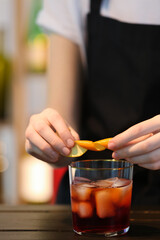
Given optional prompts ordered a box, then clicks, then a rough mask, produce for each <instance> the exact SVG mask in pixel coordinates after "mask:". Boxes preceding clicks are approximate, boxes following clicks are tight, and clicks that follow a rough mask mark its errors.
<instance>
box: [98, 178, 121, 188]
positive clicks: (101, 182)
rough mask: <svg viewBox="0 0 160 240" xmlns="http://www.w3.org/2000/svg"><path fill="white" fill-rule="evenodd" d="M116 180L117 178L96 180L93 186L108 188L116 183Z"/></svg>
mask: <svg viewBox="0 0 160 240" xmlns="http://www.w3.org/2000/svg"><path fill="white" fill-rule="evenodd" d="M117 180H118V178H117V177H114V178H107V179H104V180H98V181H96V182H95V185H96V186H98V187H104V188H109V187H112V186H113V185H114V184H115V183H116V182H117Z"/></svg>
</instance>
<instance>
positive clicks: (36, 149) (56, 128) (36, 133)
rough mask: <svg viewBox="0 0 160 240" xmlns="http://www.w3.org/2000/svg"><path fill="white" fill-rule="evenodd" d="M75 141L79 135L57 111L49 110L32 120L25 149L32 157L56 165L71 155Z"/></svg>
mask: <svg viewBox="0 0 160 240" xmlns="http://www.w3.org/2000/svg"><path fill="white" fill-rule="evenodd" d="M74 140H79V135H78V134H77V133H76V132H75V131H74V130H73V129H72V128H71V127H70V126H69V125H68V124H67V123H66V122H65V120H64V119H63V118H62V117H61V115H60V114H59V113H58V112H57V111H56V110H54V109H51V108H48V109H45V110H44V111H43V112H41V113H40V114H36V115H33V116H32V117H31V118H30V122H29V125H28V127H27V129H26V143H25V147H26V151H27V152H28V153H29V154H31V155H32V156H34V157H36V158H39V159H41V160H43V161H45V162H48V163H56V162H58V161H59V159H60V156H67V155H68V154H69V153H70V150H71V148H72V147H73V146H74ZM62 165H63V164H62ZM65 165H67V164H65Z"/></svg>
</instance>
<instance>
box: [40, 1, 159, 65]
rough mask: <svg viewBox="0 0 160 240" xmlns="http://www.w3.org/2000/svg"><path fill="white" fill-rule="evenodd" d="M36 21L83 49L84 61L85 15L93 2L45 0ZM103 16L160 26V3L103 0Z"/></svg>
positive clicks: (83, 57) (101, 11) (101, 12)
mask: <svg viewBox="0 0 160 240" xmlns="http://www.w3.org/2000/svg"><path fill="white" fill-rule="evenodd" d="M43 1H44V2H43V9H42V10H41V12H40V13H39V16H38V19H37V22H38V24H39V25H41V26H42V27H43V28H44V29H46V30H47V31H49V32H53V33H57V34H60V35H62V36H64V37H66V38H68V39H70V40H71V41H73V42H74V43H76V44H78V45H79V46H80V49H81V55H82V59H83V62H85V58H86V57H85V39H86V16H87V14H88V12H89V11H90V0H43ZM100 14H101V15H102V16H105V17H109V18H113V19H117V20H119V21H122V22H128V23H139V24H154V25H160V0H103V1H102V5H101V9H100Z"/></svg>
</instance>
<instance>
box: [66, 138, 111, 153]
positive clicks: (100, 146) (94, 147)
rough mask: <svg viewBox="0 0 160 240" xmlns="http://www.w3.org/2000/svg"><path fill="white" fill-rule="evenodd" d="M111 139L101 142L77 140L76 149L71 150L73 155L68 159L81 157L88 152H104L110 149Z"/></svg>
mask: <svg viewBox="0 0 160 240" xmlns="http://www.w3.org/2000/svg"><path fill="white" fill-rule="evenodd" d="M110 139H111V138H105V139H101V140H99V141H95V142H93V141H89V140H76V141H75V145H74V147H73V148H72V149H71V153H70V154H69V155H68V157H80V156H82V155H83V154H84V153H85V152H86V151H87V150H91V151H103V150H105V149H106V148H108V143H109V140H110Z"/></svg>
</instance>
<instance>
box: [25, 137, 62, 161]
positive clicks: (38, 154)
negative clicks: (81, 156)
mask: <svg viewBox="0 0 160 240" xmlns="http://www.w3.org/2000/svg"><path fill="white" fill-rule="evenodd" d="M25 149H26V152H28V153H29V154H30V155H32V156H33V157H35V158H38V159H40V160H43V161H44V162H47V163H51V164H52V163H55V162H57V161H58V154H57V153H55V156H54V157H52V156H48V154H45V153H44V152H43V151H41V150H40V149H39V148H38V147H36V146H35V145H34V144H32V143H31V142H29V141H28V140H26V142H25Z"/></svg>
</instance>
